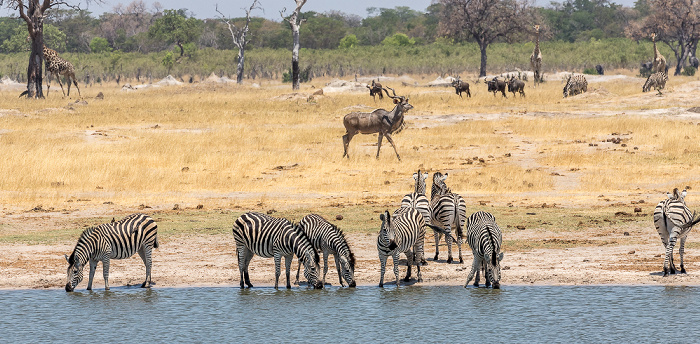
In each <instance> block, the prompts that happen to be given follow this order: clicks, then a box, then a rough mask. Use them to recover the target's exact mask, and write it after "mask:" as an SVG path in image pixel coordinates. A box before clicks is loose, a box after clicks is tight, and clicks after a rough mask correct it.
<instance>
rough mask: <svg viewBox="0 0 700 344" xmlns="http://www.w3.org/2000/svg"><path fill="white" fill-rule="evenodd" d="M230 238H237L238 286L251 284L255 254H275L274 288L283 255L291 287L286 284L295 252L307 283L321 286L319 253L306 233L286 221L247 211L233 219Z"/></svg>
mask: <svg viewBox="0 0 700 344" xmlns="http://www.w3.org/2000/svg"><path fill="white" fill-rule="evenodd" d="M233 237H234V239H235V240H236V254H237V256H238V270H239V272H240V274H241V288H244V283H245V285H247V286H248V288H251V287H253V284H251V283H250V276H249V275H248V264H250V260H251V259H253V255H254V254H257V255H258V256H261V257H263V258H271V257H274V259H275V288H278V286H279V278H280V263H281V261H282V257H284V265H285V268H286V273H287V289H290V288H291V287H292V286H291V284H290V283H289V268H290V267H291V265H292V259H293V258H294V255H296V256H297V257H298V258H299V261H301V262H302V263H303V264H304V276H305V277H306V279H307V280H308V281H309V283H310V284H311V285H313V287H314V288H315V289H321V288H323V284H321V281H320V280H319V279H318V270H319V266H318V253H316V250H314V247H313V245H312V244H311V240H309V237H308V236H306V233H304V231H303V230H301V228H299V227H298V226H294V225H293V224H292V223H291V222H289V220H287V219H282V218H275V217H272V216H269V215H265V214H261V213H256V212H247V213H245V214H243V215H241V216H240V217H239V218H238V219H236V222H235V223H234V225H233Z"/></svg>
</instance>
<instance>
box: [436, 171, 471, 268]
mask: <svg viewBox="0 0 700 344" xmlns="http://www.w3.org/2000/svg"><path fill="white" fill-rule="evenodd" d="M447 176H448V174H447V173H445V174H444V175H443V174H442V173H440V172H435V173H434V174H433V187H432V189H431V190H430V207H431V210H432V224H433V225H435V226H441V227H442V228H444V232H446V233H449V234H451V233H452V228H455V229H456V232H457V240H456V241H457V248H458V249H459V262H460V264H461V263H463V262H464V259H463V258H462V236H463V235H462V227H463V225H464V221H465V220H466V218H467V205H466V203H465V202H464V198H462V196H460V195H458V194H455V193H452V191H451V190H450V188H448V187H447V184H445V179H447ZM432 228H434V227H432ZM434 233H435V257H434V258H433V260H435V261H437V260H438V255H439V254H440V246H439V244H440V239H441V238H442V231H439V230H434ZM452 238H453V237H452V235H446V236H445V242H446V243H447V263H452Z"/></svg>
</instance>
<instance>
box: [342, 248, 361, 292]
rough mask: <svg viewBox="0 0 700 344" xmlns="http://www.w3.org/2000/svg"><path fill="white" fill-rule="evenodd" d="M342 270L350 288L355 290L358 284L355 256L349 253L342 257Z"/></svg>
mask: <svg viewBox="0 0 700 344" xmlns="http://www.w3.org/2000/svg"><path fill="white" fill-rule="evenodd" d="M338 260H339V261H340V268H341V271H342V275H343V279H344V280H345V282H348V286H349V287H351V288H355V287H356V286H357V283H356V282H355V255H354V254H353V253H352V252H350V251H348V254H347V255H345V254H343V255H340V257H339V259H338Z"/></svg>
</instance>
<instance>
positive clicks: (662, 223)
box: [654, 189, 700, 277]
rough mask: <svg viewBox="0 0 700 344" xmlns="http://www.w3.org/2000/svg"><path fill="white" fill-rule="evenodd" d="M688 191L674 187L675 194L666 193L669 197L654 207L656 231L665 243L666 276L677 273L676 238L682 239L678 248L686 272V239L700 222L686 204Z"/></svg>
mask: <svg viewBox="0 0 700 344" xmlns="http://www.w3.org/2000/svg"><path fill="white" fill-rule="evenodd" d="M686 194H687V192H686V191H685V190H683V192H680V193H679V192H678V189H673V194H666V196H667V197H668V198H667V199H665V200H663V201H661V202H659V204H658V205H657V206H656V208H655V209H654V226H656V231H657V232H659V236H661V242H663V244H664V249H665V253H666V255H665V258H664V277H665V276H668V274H669V272H670V273H671V274H675V273H676V266H675V265H674V264H673V247H674V246H675V245H676V240H678V238H680V239H681V246H680V247H679V248H678V254H679V255H680V256H681V271H680V273H682V274H684V273H685V267H684V266H683V253H684V252H685V240H686V239H687V238H688V232H690V230H691V229H692V228H693V226H694V225H695V224H696V223H698V222H700V217H699V218H698V219H696V220H693V215H694V214H692V213H691V212H690V209H688V207H687V206H686V205H685V196H686Z"/></svg>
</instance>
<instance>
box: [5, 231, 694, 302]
mask: <svg viewBox="0 0 700 344" xmlns="http://www.w3.org/2000/svg"><path fill="white" fill-rule="evenodd" d="M650 230H653V229H650V228H645V229H644V230H641V229H640V230H630V231H629V232H628V233H629V235H621V234H615V233H617V232H618V231H615V233H611V234H608V235H604V236H601V235H600V234H598V235H596V234H595V233H592V232H590V233H586V232H577V233H576V234H575V235H573V236H572V235H566V236H562V235H561V234H554V233H551V234H547V233H544V234H543V233H528V231H519V232H515V233H514V234H511V238H510V239H514V238H513V237H515V239H523V240H527V239H528V238H532V237H533V236H537V240H543V241H547V240H550V241H560V242H561V241H568V242H570V243H573V244H575V245H577V246H576V247H573V248H565V249H534V250H529V251H519V252H508V251H507V250H506V251H505V258H504V260H503V262H502V263H501V266H502V281H501V282H502V284H503V285H600V284H614V285H640V284H649V285H700V272H698V269H699V268H700V264H699V263H698V262H699V261H700V260H699V259H698V258H699V257H698V256H697V253H696V250H687V251H688V252H686V267H687V270H688V271H689V273H688V274H684V275H672V276H670V277H665V278H664V277H662V276H661V273H660V271H661V267H662V263H663V257H662V255H661V251H662V248H661V243H660V241H659V240H658V238H655V237H654V236H653V235H652V234H653V233H650ZM584 238H587V239H584ZM591 238H592V239H591ZM426 239H427V240H426V258H427V259H428V265H427V266H424V267H423V268H422V273H423V279H424V281H423V282H422V283H419V285H463V284H464V283H465V280H466V276H467V274H468V273H469V268H470V266H471V261H472V255H471V251H469V250H468V249H464V248H463V249H464V261H465V263H464V264H458V263H456V262H453V263H452V264H447V263H446V262H445V259H446V257H447V254H446V249H445V248H444V247H441V252H440V258H441V259H440V260H439V261H437V262H435V261H432V257H433V255H434V253H435V250H434V245H433V238H432V233H431V232H429V233H428V236H427V238H426ZM348 240H349V242H350V244H351V246H352V248H353V250H354V252H355V255H356V257H357V266H356V270H355V276H356V280H357V281H358V285H360V286H374V285H377V284H378V282H379V270H380V269H379V260H378V258H377V250H376V233H359V232H354V233H351V234H349V235H348ZM657 241H659V242H657ZM72 248H73V247H72V245H65V244H64V245H19V244H2V245H0V274H1V275H2V276H3V277H2V278H0V288H4V289H17V288H20V289H25V288H62V287H63V286H64V285H65V279H66V271H65V268H66V266H67V264H66V262H65V260H64V257H63V254H65V253H69V252H70V250H71V249H72ZM453 250H454V251H453V252H454V255H455V257H457V250H456V247H453ZM234 252H235V243H234V241H233V236H229V235H223V234H222V235H188V236H178V237H172V238H171V239H170V240H161V247H160V248H159V249H158V250H156V251H155V252H154V254H153V280H154V281H155V282H156V284H157V285H156V287H159V288H161V287H187V286H232V287H237V286H238V284H239V274H238V265H237V263H236V260H235V256H234ZM676 259H677V258H676ZM390 263H391V260H390V261H389V264H388V265H389V266H390ZM296 264H297V261H296V259H295V260H294V263H293V264H292V267H293V268H292V270H293V272H292V283H294V276H295V273H296ZM331 264H332V259H331ZM400 264H401V265H400V271H401V275H402V277H403V276H404V274H405V271H406V267H405V257H404V256H403V255H402V259H401V260H400ZM282 268H283V269H284V266H283V267H282ZM87 272H88V269H87V268H86V270H85V276H86V279H85V280H84V281H83V282H82V283H81V284H80V285H79V287H78V290H81V289H84V288H85V287H86V286H87ZM250 273H251V281H252V283H253V284H254V285H256V286H270V285H273V284H274V263H273V260H272V259H263V258H260V257H255V258H253V260H252V262H251V267H250ZM144 274H145V270H144V267H143V264H142V262H141V260H140V258H138V256H134V257H132V258H130V259H127V260H112V262H111V268H110V285H111V286H113V287H115V286H124V285H138V284H140V283H141V282H142V281H143V278H144ZM414 274H415V270H414ZM302 276H303V274H302ZM414 276H415V275H414ZM385 278H386V281H388V283H387V284H388V285H393V282H392V281H393V279H394V276H393V273H392V272H391V270H389V269H388V271H387V275H386V277H385ZM302 279H303V277H302ZM94 283H95V285H94V287H95V288H96V289H99V288H102V287H103V286H104V281H103V279H102V268H101V264H100V265H99V266H98V268H97V273H96V277H95V282H94ZM283 283H284V270H283V273H282V276H281V285H284V284H283ZM326 283H327V285H333V286H338V284H339V283H338V275H337V273H336V271H335V268H334V267H333V266H332V267H330V268H329V272H328V276H327V278H326ZM482 283H483V280H482ZM408 284H415V280H413V281H411V282H409V283H408Z"/></svg>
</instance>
